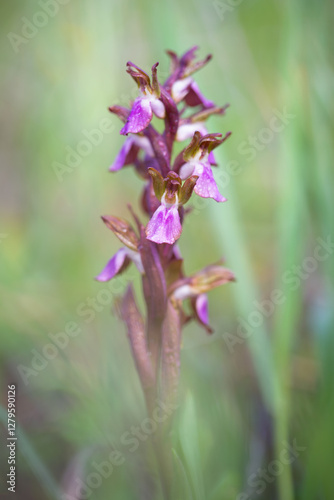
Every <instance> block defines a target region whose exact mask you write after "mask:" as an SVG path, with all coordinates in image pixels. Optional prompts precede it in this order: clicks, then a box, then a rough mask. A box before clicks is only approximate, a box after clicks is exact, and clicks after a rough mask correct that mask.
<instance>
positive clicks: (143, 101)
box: [121, 97, 153, 135]
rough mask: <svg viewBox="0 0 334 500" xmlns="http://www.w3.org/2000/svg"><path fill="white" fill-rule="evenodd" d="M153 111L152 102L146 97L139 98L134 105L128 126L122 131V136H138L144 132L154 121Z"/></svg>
mask: <svg viewBox="0 0 334 500" xmlns="http://www.w3.org/2000/svg"><path fill="white" fill-rule="evenodd" d="M152 116H153V111H152V108H151V103H150V100H149V99H147V98H146V97H138V98H137V99H136V100H135V102H134V103H133V106H132V109H131V112H130V114H129V117H128V119H127V122H126V124H125V125H124V127H123V128H122V130H121V134H122V135H126V134H129V133H130V132H131V133H132V134H137V133H138V132H141V131H142V130H144V128H146V127H147V125H148V124H149V123H150V121H151V120H152Z"/></svg>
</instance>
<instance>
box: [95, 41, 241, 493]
mask: <svg viewBox="0 0 334 500" xmlns="http://www.w3.org/2000/svg"><path fill="white" fill-rule="evenodd" d="M196 50H197V47H193V48H191V49H190V50H189V51H187V52H186V53H185V54H184V55H182V56H181V57H178V56H177V55H176V54H175V53H174V52H171V51H169V52H168V55H169V56H170V58H171V72H170V75H169V77H168V78H167V80H166V81H165V82H164V83H160V82H159V80H158V70H157V68H158V63H156V64H154V65H153V66H152V76H151V78H150V77H149V76H148V74H147V73H145V72H144V71H143V70H142V69H140V68H139V67H138V66H136V65H135V64H133V63H132V62H128V63H127V72H128V73H129V74H130V76H131V77H132V78H133V79H134V80H135V81H136V83H137V85H138V88H139V96H138V97H137V98H136V99H135V100H134V102H132V103H131V104H130V106H129V109H128V108H124V107H121V106H112V107H110V108H109V110H110V111H111V112H112V113H114V114H116V115H117V116H118V117H119V118H120V119H121V121H122V122H123V123H124V125H123V128H122V129H121V131H120V133H121V134H122V135H126V136H127V137H126V139H125V142H124V144H123V146H122V147H121V150H120V151H119V153H118V155H117V156H116V159H115V160H114V162H113V163H112V165H111V167H110V168H109V170H110V171H111V172H113V173H114V172H116V171H120V170H122V169H123V167H124V166H127V165H133V166H134V167H135V170H136V172H137V173H138V174H139V175H140V176H141V177H142V178H143V179H144V187H143V191H142V195H141V198H140V203H141V207H142V209H143V212H144V214H145V217H147V221H146V222H143V221H142V220H141V218H140V217H139V216H138V215H137V214H136V213H135V212H134V210H133V208H132V206H131V205H128V208H129V210H130V214H131V217H132V219H133V220H134V224H133V225H132V224H131V223H130V222H128V221H127V220H125V219H120V218H118V217H114V216H111V215H106V216H104V217H102V220H103V222H104V223H105V224H106V225H107V227H108V228H109V229H110V230H111V231H112V232H113V233H114V234H115V236H116V237H117V238H118V239H119V240H120V241H121V242H122V247H121V248H120V249H119V250H118V251H117V252H116V254H115V255H114V256H113V257H112V258H111V259H110V260H109V261H108V263H107V265H106V266H105V267H104V269H103V270H102V271H101V272H100V273H99V274H98V275H97V276H96V279H97V280H98V281H108V280H110V279H113V278H115V277H116V276H118V275H119V274H120V273H123V272H124V271H125V270H126V268H127V267H128V266H129V265H130V263H131V262H133V263H134V264H135V266H136V267H137V269H138V271H139V272H140V274H141V279H142V289H143V296H144V302H145V307H146V310H145V317H143V314H142V313H141V312H140V311H139V309H138V307H137V304H136V298H135V294H134V291H133V288H132V285H129V286H128V288H127V291H126V293H125V295H124V297H123V298H122V299H121V306H120V308H119V311H120V315H121V318H122V320H123V321H124V323H125V324H126V327H127V332H128V337H129V341H130V345H131V350H132V354H133V357H134V360H135V364H136V368H137V371H138V375H139V378H140V382H141V385H142V388H143V393H144V397H145V401H146V405H147V412H148V414H149V415H151V414H152V412H153V411H154V401H155V400H156V398H157V397H159V398H160V400H162V401H164V402H166V403H168V404H176V401H177V397H178V391H177V389H178V380H179V371H180V350H181V331H182V328H183V327H184V325H185V324H186V323H189V322H190V321H192V320H194V321H196V322H197V323H198V324H199V325H200V326H202V327H203V328H204V329H205V330H206V332H207V333H208V334H210V333H212V331H213V330H212V328H211V326H210V325H209V315H208V295H207V294H208V292H209V291H210V290H212V289H214V288H216V287H217V286H221V285H224V284H226V283H229V282H232V281H234V280H235V278H234V275H233V273H232V272H231V271H229V270H228V269H226V268H225V267H223V266H222V265H221V263H220V262H219V263H218V264H214V265H210V266H207V267H205V268H204V269H202V270H201V271H198V272H197V273H194V274H192V275H190V276H186V274H185V272H184V259H183V257H182V256H181V253H180V250H179V248H178V246H177V241H178V240H179V239H180V237H181V234H182V227H183V222H184V219H185V217H188V215H189V214H191V209H188V208H185V205H186V204H188V202H189V203H190V204H191V200H192V197H193V195H194V193H195V195H198V196H200V197H203V198H212V199H213V200H215V201H217V202H224V201H226V199H225V198H224V196H223V195H222V194H221V193H220V191H219V189H218V186H217V183H216V181H215V179H214V174H213V167H215V166H217V162H216V159H215V157H214V153H213V151H214V150H215V149H216V148H217V147H219V146H221V145H222V144H223V143H224V142H225V140H226V139H227V138H228V137H229V136H230V132H227V133H225V134H224V135H223V134H221V133H210V132H209V131H208V125H207V121H208V119H209V118H210V116H212V115H224V114H225V111H226V109H227V106H228V105H225V106H216V105H215V104H214V103H213V101H210V100H209V99H207V98H206V97H205V96H204V95H203V94H202V93H201V91H200V90H199V88H198V86H197V84H196V82H195V80H194V79H193V74H194V73H195V72H196V71H197V70H198V69H200V68H202V67H203V66H204V65H205V64H206V63H207V62H208V61H209V60H210V59H211V56H207V57H206V58H205V59H204V60H202V61H199V62H196V61H195V52H196ZM194 108H195V109H194ZM187 112H188V113H187ZM153 115H155V116H156V117H157V118H158V119H160V120H163V125H164V128H163V132H158V130H157V129H156V127H155V126H153V124H152V119H153ZM184 141H187V143H188V144H186V145H185V147H184V148H183V149H182V151H180V153H179V154H177V155H174V154H173V148H174V145H175V143H176V142H184ZM186 302H189V304H188V307H187V308H186V307H185V305H186ZM189 307H190V308H189ZM189 310H190V313H189ZM166 425H167V426H168V425H170V423H167V424H166ZM160 459H161V457H160ZM159 462H160V460H159ZM160 465H161V463H160ZM160 472H161V474H162V475H163V471H160ZM162 480H163V478H162ZM163 482H164V493H165V497H166V498H170V491H168V490H169V488H168V481H167V482H166V481H163Z"/></svg>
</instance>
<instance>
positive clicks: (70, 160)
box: [52, 117, 115, 182]
mask: <svg viewBox="0 0 334 500" xmlns="http://www.w3.org/2000/svg"><path fill="white" fill-rule="evenodd" d="M114 130H115V125H114V123H113V122H112V120H111V119H110V118H108V117H106V118H102V120H100V122H99V124H98V127H97V128H93V129H91V130H86V129H84V130H82V131H81V134H82V136H83V137H84V138H83V139H81V140H80V141H78V143H77V145H76V146H75V147H74V148H73V147H71V146H66V147H65V155H66V156H65V158H64V160H63V162H62V163H60V162H58V161H54V162H53V163H52V168H53V171H54V173H55V175H56V177H57V179H58V181H59V182H62V181H63V180H64V176H65V175H66V174H69V173H71V172H73V171H74V170H75V169H76V168H77V167H79V165H81V163H82V160H83V159H84V158H86V157H87V156H89V155H90V154H91V153H92V151H93V147H97V146H99V145H100V144H102V141H103V139H104V136H105V135H106V134H111V132H113V131H114Z"/></svg>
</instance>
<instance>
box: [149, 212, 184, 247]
mask: <svg viewBox="0 0 334 500" xmlns="http://www.w3.org/2000/svg"><path fill="white" fill-rule="evenodd" d="M181 232H182V226H181V222H180V216H179V211H178V209H177V206H176V205H173V206H172V207H170V208H167V207H165V205H160V207H159V208H157V210H156V211H155V212H154V214H153V215H152V218H151V220H150V221H149V223H148V224H147V227H146V236H147V239H148V240H151V241H154V242H155V243H169V245H172V244H173V243H174V242H175V241H176V240H177V239H178V238H179V237H180V236H181Z"/></svg>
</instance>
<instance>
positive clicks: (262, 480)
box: [236, 439, 306, 500]
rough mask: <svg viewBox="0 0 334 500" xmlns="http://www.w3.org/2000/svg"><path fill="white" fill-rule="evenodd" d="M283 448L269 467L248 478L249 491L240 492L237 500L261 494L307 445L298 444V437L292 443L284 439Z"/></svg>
mask: <svg viewBox="0 0 334 500" xmlns="http://www.w3.org/2000/svg"><path fill="white" fill-rule="evenodd" d="M282 444H283V448H282V450H281V452H280V454H279V457H278V458H277V459H276V460H272V461H271V462H270V463H269V464H268V466H267V467H265V468H260V469H258V470H257V471H256V472H254V473H253V474H251V475H250V476H249V478H248V479H247V486H248V489H247V492H243V493H240V494H239V495H238V496H237V497H236V500H251V499H253V498H254V496H255V495H261V493H263V492H264V491H265V489H266V488H267V486H268V484H270V483H273V482H274V481H275V479H276V478H277V477H278V476H280V475H281V474H282V472H283V470H284V468H285V467H286V466H287V465H290V464H292V463H293V462H294V461H295V460H296V459H297V458H298V457H299V455H300V453H301V452H303V451H305V450H306V446H298V444H297V442H296V439H294V440H293V442H292V444H290V443H288V442H286V441H283V443H282Z"/></svg>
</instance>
